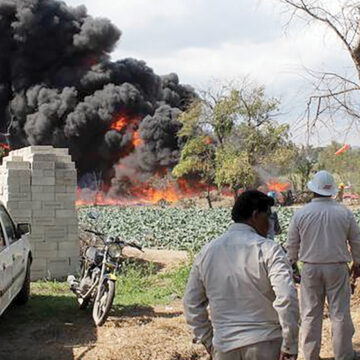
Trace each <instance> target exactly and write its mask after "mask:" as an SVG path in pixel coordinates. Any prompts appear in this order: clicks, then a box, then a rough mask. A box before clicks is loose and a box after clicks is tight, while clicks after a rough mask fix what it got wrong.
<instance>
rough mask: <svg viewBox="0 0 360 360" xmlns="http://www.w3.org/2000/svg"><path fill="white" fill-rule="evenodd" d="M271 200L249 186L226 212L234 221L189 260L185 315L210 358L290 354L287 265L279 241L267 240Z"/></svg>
mask: <svg viewBox="0 0 360 360" xmlns="http://www.w3.org/2000/svg"><path fill="white" fill-rule="evenodd" d="M272 204H273V200H272V199H271V198H269V197H268V196H266V195H265V194H263V193H261V192H259V191H256V190H254V191H246V192H244V193H243V194H241V195H240V196H239V197H238V199H237V200H236V203H235V205H234V207H233V210H232V218H233V220H234V222H235V223H234V224H232V225H230V227H229V229H228V231H227V232H226V233H225V234H224V235H222V236H221V237H219V238H217V239H215V240H213V241H211V242H210V243H209V244H207V245H206V246H204V248H203V249H202V250H201V251H200V253H199V254H198V255H197V257H196V259H195V261H194V264H193V268H192V271H191V273H190V277H189V281H188V284H187V288H186V292H185V296H184V311H185V316H186V320H187V322H188V324H189V325H190V326H191V327H192V329H193V331H194V333H195V337H196V340H197V341H199V342H201V343H202V344H204V346H205V347H206V349H207V350H208V352H209V353H210V354H211V355H212V356H213V358H214V360H279V358H280V359H296V357H297V351H298V302H297V294H296V289H295V287H294V283H293V280H292V269H291V266H290V264H289V262H288V260H287V258H286V255H285V253H284V252H283V250H282V249H281V247H280V246H279V245H278V244H276V243H275V242H274V241H272V240H269V239H266V235H267V232H268V228H269V220H268V217H269V216H270V214H271V205H272ZM208 306H209V307H210V313H211V320H210V318H209V313H208Z"/></svg>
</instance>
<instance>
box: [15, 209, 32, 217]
mask: <svg viewBox="0 0 360 360" xmlns="http://www.w3.org/2000/svg"><path fill="white" fill-rule="evenodd" d="M11 215H12V216H14V217H16V218H31V209H13V210H12V211H11Z"/></svg>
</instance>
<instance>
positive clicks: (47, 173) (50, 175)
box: [44, 170, 55, 177]
mask: <svg viewBox="0 0 360 360" xmlns="http://www.w3.org/2000/svg"><path fill="white" fill-rule="evenodd" d="M44 176H49V177H54V176H55V170H44Z"/></svg>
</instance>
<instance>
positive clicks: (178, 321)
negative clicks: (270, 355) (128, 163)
mask: <svg viewBox="0 0 360 360" xmlns="http://www.w3.org/2000/svg"><path fill="white" fill-rule="evenodd" d="M169 255H171V254H169V253H167V254H166V259H169V258H170V257H171V256H169ZM151 256H152V257H153V259H155V260H156V259H157V258H160V259H161V256H160V257H159V254H155V253H153V252H152V253H151ZM175 258H178V260H177V261H179V259H182V256H180V255H179V256H174V259H175ZM174 261H175V260H174ZM173 264H174V262H171V261H170V262H169V261H168V260H167V265H168V266H171V265H173ZM44 303H46V304H47V305H46V307H44V306H43V305H42V304H44ZM41 306H42V307H41ZM39 308H41V309H42V313H39ZM352 313H353V319H354V323H355V328H356V330H357V333H356V335H355V337H354V345H355V349H356V350H357V351H359V352H360V289H358V292H357V294H356V295H355V296H354V298H353V305H352ZM29 319H32V322H30V321H29ZM34 319H35V320H34ZM191 339H192V334H191V333H190V331H189V329H188V327H187V326H186V324H185V321H184V316H183V313H182V305H181V301H179V300H177V301H175V302H173V303H171V304H170V305H166V306H155V307H139V306H130V307H121V306H118V307H115V308H114V310H113V311H112V313H111V316H110V318H109V320H108V321H107V323H106V324H105V325H104V326H103V327H101V328H98V329H96V328H95V327H94V326H93V324H92V321H91V314H90V312H87V311H85V312H81V311H78V310H77V308H76V306H74V298H73V297H71V296H56V297H49V296H44V295H41V296H37V295H35V296H33V298H32V300H31V301H30V303H29V304H28V306H26V307H25V308H21V309H19V308H13V309H10V310H9V311H7V312H6V313H5V314H4V316H2V317H1V318H0V342H1V343H0V360H17V359H19V360H20V359H21V360H115V359H116V360H117V359H121V360H205V359H207V356H206V354H205V351H204V350H203V348H202V347H201V346H200V345H194V344H192V341H191ZM322 348H323V351H322V354H321V355H322V357H323V358H324V359H328V360H330V359H332V351H331V341H330V327H329V319H325V320H324V334H323V346H322ZM300 359H301V357H300Z"/></svg>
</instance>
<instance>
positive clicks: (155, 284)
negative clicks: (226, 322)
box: [115, 263, 190, 306]
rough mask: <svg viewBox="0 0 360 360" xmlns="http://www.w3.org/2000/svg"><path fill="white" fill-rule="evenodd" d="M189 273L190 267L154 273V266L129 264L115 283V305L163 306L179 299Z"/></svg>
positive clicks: (185, 266)
mask: <svg viewBox="0 0 360 360" xmlns="http://www.w3.org/2000/svg"><path fill="white" fill-rule="evenodd" d="M189 272H190V265H188V264H183V265H181V266H180V267H179V268H177V269H174V270H171V271H168V272H164V273H156V267H155V266H154V264H151V263H149V264H148V266H146V267H144V266H141V267H140V266H138V265H136V264H130V265H128V266H126V267H125V269H124V271H123V272H122V273H121V274H120V275H119V277H118V281H117V283H116V295H115V304H116V305H124V306H129V305H163V304H168V303H170V302H171V301H173V300H175V299H176V298H181V297H182V296H183V293H184V289H185V286H186V282H187V279H188V276H189Z"/></svg>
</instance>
